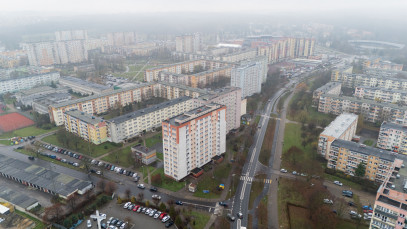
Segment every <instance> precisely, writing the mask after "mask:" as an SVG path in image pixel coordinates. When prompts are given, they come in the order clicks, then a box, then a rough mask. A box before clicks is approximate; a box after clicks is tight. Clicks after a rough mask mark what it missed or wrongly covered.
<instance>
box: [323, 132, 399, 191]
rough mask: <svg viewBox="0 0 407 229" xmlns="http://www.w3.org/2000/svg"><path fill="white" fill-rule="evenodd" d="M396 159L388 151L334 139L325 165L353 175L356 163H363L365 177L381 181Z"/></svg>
mask: <svg viewBox="0 0 407 229" xmlns="http://www.w3.org/2000/svg"><path fill="white" fill-rule="evenodd" d="M396 160H397V159H396V156H395V155H394V154H393V153H392V152H390V151H386V150H381V149H378V148H374V147H370V146H366V145H363V144H359V143H356V142H352V141H345V140H341V139H336V140H335V141H333V142H332V144H331V150H330V151H329V154H328V163H327V166H328V168H331V169H336V170H339V171H342V172H344V173H346V174H350V175H351V176H354V175H355V170H356V168H357V167H358V165H359V164H360V163H363V164H365V165H366V172H365V178H366V179H369V180H371V181H374V182H377V183H383V181H384V180H385V178H386V176H387V174H388V173H389V171H390V170H391V165H392V164H393V163H394V162H395V161H396Z"/></svg>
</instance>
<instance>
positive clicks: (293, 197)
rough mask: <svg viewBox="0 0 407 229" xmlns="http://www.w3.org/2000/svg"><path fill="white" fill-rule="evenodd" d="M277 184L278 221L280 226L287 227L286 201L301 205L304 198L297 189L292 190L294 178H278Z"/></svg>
mask: <svg viewBox="0 0 407 229" xmlns="http://www.w3.org/2000/svg"><path fill="white" fill-rule="evenodd" d="M279 182H280V183H279V185H278V198H277V200H278V219H279V220H278V222H279V224H280V225H281V226H282V228H288V217H287V214H288V212H287V210H288V209H287V207H286V203H287V202H290V203H293V204H298V205H303V204H304V203H305V200H304V199H303V197H302V195H301V194H300V193H299V192H298V190H294V189H293V187H294V185H293V183H294V182H295V180H291V179H287V178H282V177H281V178H280V181H279Z"/></svg>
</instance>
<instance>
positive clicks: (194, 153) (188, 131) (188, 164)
mask: <svg viewBox="0 0 407 229" xmlns="http://www.w3.org/2000/svg"><path fill="white" fill-rule="evenodd" d="M162 136H163V153H164V174H165V175H166V176H168V177H171V178H173V179H175V180H177V181H179V180H181V179H183V178H184V177H186V176H187V175H188V174H190V173H191V172H192V170H194V169H196V168H200V167H202V166H203V165H205V164H207V163H208V162H210V161H211V160H212V158H213V157H215V156H219V155H221V154H222V153H224V152H225V151H226V107H225V106H223V105H218V104H207V105H204V106H201V107H198V108H195V109H193V110H191V111H188V112H185V113H184V114H182V115H179V116H176V117H173V118H171V119H167V120H165V121H163V122H162Z"/></svg>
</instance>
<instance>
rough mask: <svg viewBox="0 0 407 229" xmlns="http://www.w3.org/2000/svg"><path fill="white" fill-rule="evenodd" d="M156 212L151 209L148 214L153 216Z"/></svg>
mask: <svg viewBox="0 0 407 229" xmlns="http://www.w3.org/2000/svg"><path fill="white" fill-rule="evenodd" d="M156 212H157V210H156V209H153V210H152V211H150V213H149V214H148V215H149V216H154V215H155V213H156Z"/></svg>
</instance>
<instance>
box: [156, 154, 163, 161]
mask: <svg viewBox="0 0 407 229" xmlns="http://www.w3.org/2000/svg"><path fill="white" fill-rule="evenodd" d="M156 155H157V158H158V159H161V160H164V159H163V158H164V155H163V153H158V152H157V153H156Z"/></svg>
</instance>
